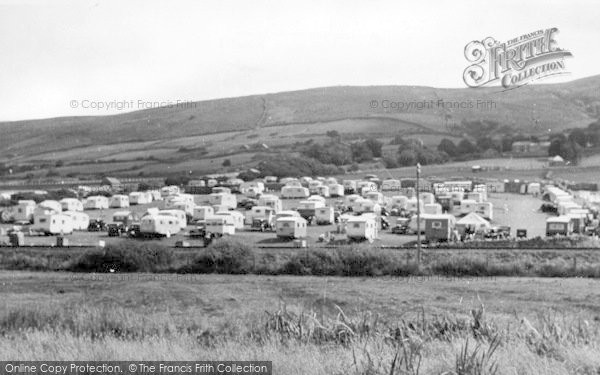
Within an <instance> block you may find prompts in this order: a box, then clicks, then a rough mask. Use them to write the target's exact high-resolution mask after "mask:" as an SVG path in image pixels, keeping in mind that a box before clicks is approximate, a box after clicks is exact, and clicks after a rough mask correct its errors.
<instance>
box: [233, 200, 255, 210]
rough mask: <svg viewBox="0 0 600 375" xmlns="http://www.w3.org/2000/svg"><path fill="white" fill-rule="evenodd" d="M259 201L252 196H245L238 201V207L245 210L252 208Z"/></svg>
mask: <svg viewBox="0 0 600 375" xmlns="http://www.w3.org/2000/svg"><path fill="white" fill-rule="evenodd" d="M257 204H258V201H257V200H256V199H252V198H245V199H242V200H241V201H239V202H238V204H237V207H238V208H243V209H245V210H251V209H252V207H254V206H256V205H257Z"/></svg>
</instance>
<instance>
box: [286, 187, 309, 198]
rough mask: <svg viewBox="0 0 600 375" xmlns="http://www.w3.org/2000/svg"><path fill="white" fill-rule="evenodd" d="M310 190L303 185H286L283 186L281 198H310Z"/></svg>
mask: <svg viewBox="0 0 600 375" xmlns="http://www.w3.org/2000/svg"><path fill="white" fill-rule="evenodd" d="M309 195H310V192H309V191H308V189H307V188H305V187H302V186H284V187H283V188H281V198H308V196H309Z"/></svg>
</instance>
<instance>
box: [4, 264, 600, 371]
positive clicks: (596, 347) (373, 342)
mask: <svg viewBox="0 0 600 375" xmlns="http://www.w3.org/2000/svg"><path fill="white" fill-rule="evenodd" d="M0 285H2V287H1V289H0V298H1V299H2V300H3V301H6V303H4V304H2V305H1V306H0V334H1V335H2V339H0V357H1V358H5V359H10V360H17V359H18V360H25V359H38V360H42V359H45V360H48V359H53V360H73V359H79V360H109V359H122V360H130V359H145V360H157V359H163V360H177V359H188V360H189V359H198V358H201V359H215V360H223V359H236V360H237V359H239V360H242V359H253V360H256V359H263V360H272V361H273V362H274V369H275V373H281V374H283V373H286V374H390V373H396V374H415V373H417V368H418V370H419V373H423V374H429V373H444V372H446V373H460V374H475V373H494V368H497V372H496V373H498V374H514V373H519V374H572V373H582V374H583V373H587V374H596V373H597V371H598V370H599V369H600V356H598V353H600V302H599V301H600V290H599V288H598V286H599V284H598V281H596V280H591V279H530V278H466V279H463V278H442V279H440V278H437V277H433V278H377V279H374V278H352V279H348V278H337V277H329V278H318V277H292V276H278V277H273V276H248V275H246V276H225V275H221V276H219V275H174V274H163V275H160V274H69V273H28V272H6V271H3V272H0ZM496 344H497V347H496V348H495V349H494V345H496ZM492 349H494V350H492ZM490 351H491V352H492V355H491V356H490V357H489V358H488V359H485V358H486V356H485V355H484V353H489V352H490ZM392 367H393V371H391V370H392ZM479 371H480V372H479Z"/></svg>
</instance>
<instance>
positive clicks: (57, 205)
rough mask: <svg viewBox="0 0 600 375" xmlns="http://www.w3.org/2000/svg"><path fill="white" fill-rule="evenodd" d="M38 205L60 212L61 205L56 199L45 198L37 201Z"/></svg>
mask: <svg viewBox="0 0 600 375" xmlns="http://www.w3.org/2000/svg"><path fill="white" fill-rule="evenodd" d="M38 207H44V208H47V209H50V210H52V211H54V212H62V205H61V204H60V202H58V201H53V200H45V201H42V202H40V203H38Z"/></svg>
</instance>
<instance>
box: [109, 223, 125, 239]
mask: <svg viewBox="0 0 600 375" xmlns="http://www.w3.org/2000/svg"><path fill="white" fill-rule="evenodd" d="M107 228H108V236H109V237H120V236H121V235H122V234H124V233H127V229H128V228H126V227H125V225H123V223H110V224H108V226H107Z"/></svg>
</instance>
